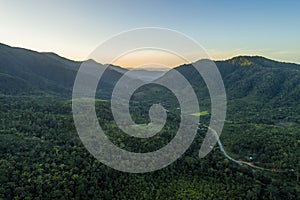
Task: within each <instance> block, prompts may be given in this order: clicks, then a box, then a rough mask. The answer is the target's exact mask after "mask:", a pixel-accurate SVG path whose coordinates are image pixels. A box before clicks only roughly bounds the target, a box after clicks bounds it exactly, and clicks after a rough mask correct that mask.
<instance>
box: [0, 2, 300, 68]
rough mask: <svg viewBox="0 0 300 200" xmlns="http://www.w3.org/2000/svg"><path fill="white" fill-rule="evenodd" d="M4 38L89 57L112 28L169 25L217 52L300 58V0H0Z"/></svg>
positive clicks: (26, 45)
mask: <svg viewBox="0 0 300 200" xmlns="http://www.w3.org/2000/svg"><path fill="white" fill-rule="evenodd" d="M0 5H1V6H0V26H1V29H0V42H1V43H5V44H8V45H12V46H20V47H24V48H29V49H33V50H37V51H52V52H56V53H58V54H60V55H62V56H64V57H67V58H70V59H75V60H83V59H85V58H86V57H87V56H88V55H89V53H90V52H91V51H93V49H94V48H96V47H97V46H98V45H99V44H101V43H102V42H103V41H105V40H106V39H108V38H110V37H111V36H112V35H115V34H118V33H119V32H122V31H126V30H129V29H133V28H140V27H163V28H169V29H174V30H177V31H179V32H182V33H184V34H186V35H188V36H190V37H192V38H193V39H195V40H196V41H197V42H198V43H200V44H201V45H202V46H203V47H204V48H205V49H206V51H207V52H208V54H209V55H210V56H211V57H212V58H213V59H227V58H230V57H233V56H236V55H262V56H266V57H269V58H273V59H276V60H282V61H290V62H296V63H300V12H299V9H300V3H299V1H278V2H277V1H263V0H262V1H225V0H224V1H216V0H211V1H201V0H198V1H197V0H194V1H183V0H182V1H179V0H169V1H167V0H149V1H148V0H147V1H146V0H119V1H116V0H108V1H102V0H94V1H92V0H87V1H76V0H73V1H72V0H60V1H59V0H51V1H50V0H49V1H38V0H27V1H10V0H6V1H3V0H0Z"/></svg>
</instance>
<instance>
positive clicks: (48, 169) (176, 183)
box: [0, 45, 300, 199]
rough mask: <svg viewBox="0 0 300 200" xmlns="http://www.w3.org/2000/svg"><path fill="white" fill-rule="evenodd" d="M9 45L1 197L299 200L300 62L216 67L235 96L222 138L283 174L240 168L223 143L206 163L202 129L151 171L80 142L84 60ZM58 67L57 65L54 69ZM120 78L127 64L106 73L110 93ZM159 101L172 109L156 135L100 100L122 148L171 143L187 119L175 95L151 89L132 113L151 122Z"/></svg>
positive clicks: (0, 135)
mask: <svg viewBox="0 0 300 200" xmlns="http://www.w3.org/2000/svg"><path fill="white" fill-rule="evenodd" d="M0 51H1V54H0V83H1V96H0V105H1V106H0V120H1V121H0V199H1V198H3V199H34V198H36V199H41V198H42V199H50V198H51V199H70V198H77V199H93V198H95V199H224V198H225V199H226V198H227V199H235V198H236V199H299V193H300V187H299V176H300V159H299V158H300V149H299V145H300V125H299V121H300V105H299V100H300V99H299V95H300V93H299V92H300V91H299V90H300V71H299V70H300V66H298V65H294V64H285V63H279V62H275V61H271V60H268V59H265V58H262V57H237V58H233V59H231V60H227V61H222V62H217V63H216V64H217V65H218V68H219V69H220V71H221V74H222V77H223V80H224V82H225V86H226V91H227V97H228V113H227V121H226V123H225V127H224V131H223V132H222V135H221V140H222V143H223V145H224V148H225V149H226V151H227V152H228V153H229V154H230V155H231V156H232V157H234V158H235V159H237V160H244V161H248V156H249V154H252V155H253V157H254V161H253V163H254V164H255V165H257V166H261V167H265V168H268V169H273V168H274V169H280V170H282V171H283V172H270V171H263V170H259V169H252V168H250V167H248V166H239V165H237V164H235V163H233V162H231V161H230V160H228V159H227V158H225V157H224V155H223V154H222V153H221V152H220V150H219V148H218V147H215V148H214V149H213V151H212V152H211V153H210V154H209V155H208V156H207V157H205V158H204V159H199V158H198V150H199V149H200V146H201V142H202V139H203V137H204V136H205V133H206V131H205V129H201V131H199V134H198V135H197V137H196V138H195V140H194V143H193V144H192V146H191V147H190V148H189V149H188V151H187V152H186V153H185V155H183V156H182V157H181V158H180V159H178V160H177V161H176V162H174V163H173V164H171V165H169V166H168V167H166V168H164V169H162V170H159V171H155V172H151V173H145V174H129V173H123V172H118V171H115V170H113V169H110V168H108V167H106V166H105V165H103V164H101V163H100V162H99V161H97V160H96V159H95V158H93V157H92V156H91V155H90V154H89V152H88V151H87V150H86V149H85V148H84V146H83V145H82V144H81V142H80V140H79V137H78V135H77V133H76V129H75V127H74V124H73V118H72V111H71V101H70V93H71V87H72V80H73V79H74V75H75V74H76V70H77V67H78V63H76V62H73V61H69V60H66V59H63V58H60V57H58V56H56V55H54V54H39V53H36V52H27V51H26V50H23V49H12V48H10V47H7V46H3V45H1V46H0ZM15 51H17V52H15ZM21 55H22V56H21ZM56 61H57V63H56ZM52 68H53V69H55V70H57V71H56V72H55V73H54V72H53V74H51V73H52V71H51V70H52ZM62 68H63V69H62ZM111 70H113V69H111ZM177 70H178V71H180V72H181V73H182V74H184V75H185V76H186V77H187V79H188V80H189V81H190V82H191V84H192V85H193V87H194V89H195V91H197V94H198V95H199V98H200V99H201V98H203V101H201V102H200V107H201V108H202V111H204V110H208V111H209V100H208V98H207V97H208V95H207V90H206V88H205V87H204V83H203V81H202V80H201V78H199V77H198V76H195V73H194V72H193V68H192V67H191V66H190V65H184V66H181V67H179V68H178V69H177ZM65 73H66V74H65ZM63 74H65V77H66V78H64V76H63ZM67 74H69V75H67ZM111 74H113V75H111ZM116 74H118V75H116ZM110 75H111V76H113V77H115V78H111V77H110ZM53 76H54V77H53ZM120 76H121V73H120V70H113V71H110V72H109V73H108V74H107V79H106V80H105V81H104V83H106V86H107V87H103V88H104V89H107V88H108V89H107V93H106V94H109V91H110V90H109V88H111V87H113V84H114V83H113V82H114V80H117V79H118V77H120ZM68 77H70V78H68ZM154 93H155V95H153V94H154ZM156 102H162V104H163V105H165V106H166V107H167V108H168V109H170V111H171V112H170V113H169V114H168V121H167V124H166V126H165V127H164V129H163V130H162V131H161V132H160V133H159V134H157V135H156V136H154V137H153V138H151V139H136V138H133V137H129V136H127V135H126V134H124V133H122V132H121V131H120V130H119V129H118V128H117V126H116V124H115V123H114V121H113V118H112V115H111V112H110V107H109V106H110V104H109V101H100V100H99V101H97V102H96V110H97V115H98V118H99V123H100V124H101V125H102V126H103V127H104V129H105V130H106V133H107V135H108V137H109V138H110V139H111V140H112V141H113V142H114V143H115V144H116V145H118V146H119V147H121V148H124V149H127V150H130V151H135V152H144V151H153V150H156V149H159V148H160V147H162V146H164V145H165V144H167V143H168V142H169V141H170V140H171V139H172V137H173V136H174V133H175V132H174V131H175V130H176V129H177V127H178V122H179V120H180V119H179V118H178V112H179V111H178V110H177V109H176V108H177V106H178V105H177V101H176V99H174V96H172V95H171V94H170V93H169V92H168V91H166V90H165V89H163V88H160V87H157V86H155V85H154V86H153V85H152V86H145V87H144V88H141V89H139V90H138V91H137V92H136V94H135V96H134V97H133V98H132V102H131V113H132V115H133V118H134V120H135V121H136V122H139V123H145V122H148V118H147V112H148V107H149V105H150V104H152V103H156ZM174 108H175V109H174ZM205 114H207V113H206V112H205ZM208 120H209V114H208V115H202V116H201V123H203V124H207V122H208Z"/></svg>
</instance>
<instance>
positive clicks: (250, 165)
mask: <svg viewBox="0 0 300 200" xmlns="http://www.w3.org/2000/svg"><path fill="white" fill-rule="evenodd" d="M205 127H206V128H208V129H209V130H211V131H212V133H214V135H215V137H216V138H217V139H218V145H219V147H220V150H221V152H222V153H223V154H224V156H225V157H226V158H228V159H229V160H231V161H232V162H235V163H237V164H238V165H248V166H249V167H252V168H255V169H260V170H265V171H271V172H286V171H284V170H280V169H268V168H264V167H259V166H256V165H254V164H253V163H251V162H246V161H242V160H235V159H234V158H232V157H231V156H229V155H228V154H227V152H226V151H225V149H224V148H223V145H222V143H221V140H220V138H219V135H218V133H217V132H216V131H215V130H214V129H212V128H210V127H207V126H205Z"/></svg>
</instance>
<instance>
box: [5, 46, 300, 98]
mask: <svg viewBox="0 0 300 200" xmlns="http://www.w3.org/2000/svg"><path fill="white" fill-rule="evenodd" d="M88 62H94V63H95V64H96V65H98V66H99V68H104V65H102V64H100V63H96V62H95V61H92V60H90V61H88ZM215 63H216V65H217V67H218V69H219V71H220V73H221V76H222V79H223V81H224V84H225V88H226V92H227V97H228V99H229V100H230V99H241V98H245V97H247V98H251V99H253V100H259V101H273V102H276V101H279V102H289V101H293V102H295V101H298V100H299V98H300V89H299V88H300V65H298V64H292V63H284V62H278V61H274V60H271V59H267V58H264V57H261V56H237V57H234V58H231V59H229V60H224V61H215ZM81 64H82V62H79V61H73V60H69V59H66V58H63V57H61V56H59V55H57V54H55V53H40V52H36V51H32V50H28V49H23V48H16V47H10V46H8V45H5V44H0V84H1V88H0V94H4V95H20V94H41V93H51V94H57V95H63V96H70V95H71V93H72V87H73V84H74V80H75V77H76V74H77V71H78V69H79V67H80V65H81ZM175 69H176V70H177V71H179V72H180V73H181V74H183V75H184V76H185V77H186V79H187V80H189V82H190V83H191V84H192V85H193V87H194V89H195V90H196V92H198V93H199V94H201V95H202V96H203V95H204V96H207V95H208V93H207V90H206V89H205V84H204V82H203V80H202V79H201V77H200V76H196V75H195V74H197V72H196V71H195V69H194V68H193V66H192V65H191V64H185V65H181V66H178V67H176V68H175ZM127 72H128V70H127V69H125V68H122V67H119V66H114V65H110V66H109V67H108V68H107V69H106V70H105V73H104V75H103V77H102V78H101V81H100V83H101V84H100V85H101V87H102V91H103V90H107V91H110V92H107V93H106V96H105V97H106V98H108V96H109V94H110V93H111V90H112V88H113V87H114V84H115V83H116V82H117V81H118V80H119V78H120V77H122V76H123V75H124V74H126V73H127ZM153 76H154V77H155V78H159V77H160V78H164V77H165V76H166V75H164V72H162V71H147V70H136V71H135V72H134V73H132V74H131V75H129V76H128V77H129V78H131V79H140V80H141V81H147V80H149V78H150V79H151V77H152V79H153ZM282 99H284V101H282Z"/></svg>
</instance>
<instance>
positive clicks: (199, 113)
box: [191, 110, 209, 117]
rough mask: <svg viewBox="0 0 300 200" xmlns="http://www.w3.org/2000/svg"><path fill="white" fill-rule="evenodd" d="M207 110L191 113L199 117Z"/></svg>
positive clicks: (205, 113)
mask: <svg viewBox="0 0 300 200" xmlns="http://www.w3.org/2000/svg"><path fill="white" fill-rule="evenodd" d="M208 114H209V112H208V111H207V110H204V111H201V112H196V113H192V114H191V115H193V116H196V117H199V116H205V115H208Z"/></svg>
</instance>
